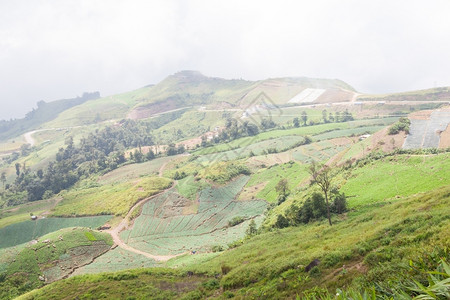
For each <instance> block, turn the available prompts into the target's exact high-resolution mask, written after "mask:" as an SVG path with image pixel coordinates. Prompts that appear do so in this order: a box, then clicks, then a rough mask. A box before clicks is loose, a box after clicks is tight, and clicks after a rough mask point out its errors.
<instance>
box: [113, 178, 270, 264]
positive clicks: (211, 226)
mask: <svg viewBox="0 0 450 300" xmlns="http://www.w3.org/2000/svg"><path fill="white" fill-rule="evenodd" d="M248 179H249V177H248V176H241V177H239V178H237V179H236V180H234V181H232V182H230V183H229V184H227V185H225V186H221V187H209V188H206V189H204V190H202V191H201V192H200V194H199V197H198V210H197V212H196V213H189V214H184V213H183V212H184V211H185V209H184V208H185V207H187V206H189V205H192V201H191V200H188V199H186V198H184V197H182V196H180V195H178V194H177V193H175V192H173V191H172V190H169V191H167V192H166V193H164V194H161V195H159V196H157V197H155V198H153V199H151V200H150V201H149V202H147V203H146V204H145V205H144V206H143V209H142V214H141V215H140V216H139V217H138V218H137V219H136V220H135V222H134V225H133V228H132V229H131V230H126V231H123V232H122V233H121V234H120V236H121V239H122V240H123V241H124V242H126V243H127V244H129V245H130V246H132V247H134V248H136V249H139V250H142V251H146V252H149V253H152V254H161V255H166V254H179V253H183V252H187V251H192V250H196V251H202V252H204V251H209V250H210V249H211V247H212V246H214V245H226V244H227V243H230V242H232V241H234V240H236V239H239V238H241V237H242V236H243V235H244V232H245V230H246V229H247V227H248V222H249V220H250V219H251V218H254V217H256V216H259V215H261V214H262V213H263V212H264V210H265V209H266V206H267V203H266V202H265V201H261V200H255V201H237V200H236V197H237V195H238V194H239V192H240V191H241V190H242V188H243V186H244V185H245V184H246V183H247V181H248ZM236 216H240V217H243V218H244V219H245V220H246V221H245V222H243V223H241V224H239V225H236V226H233V227H228V221H230V220H231V219H233V218H234V217H236ZM258 221H260V219H258Z"/></svg>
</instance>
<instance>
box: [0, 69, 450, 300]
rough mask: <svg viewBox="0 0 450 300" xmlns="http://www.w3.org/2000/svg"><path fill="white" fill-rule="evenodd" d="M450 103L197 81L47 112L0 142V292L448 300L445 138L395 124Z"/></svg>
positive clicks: (316, 82) (313, 86)
mask: <svg viewBox="0 0 450 300" xmlns="http://www.w3.org/2000/svg"><path fill="white" fill-rule="evenodd" d="M446 93H447V90H446V89H438V90H427V91H419V92H408V93H403V94H402V96H401V97H406V98H401V97H400V94H398V95H391V94H390V95H383V96H380V97H378V96H370V95H369V96H368V95H360V94H357V93H356V91H355V90H354V89H353V88H352V87H351V86H349V85H348V84H346V83H344V82H342V81H340V80H334V79H333V80H329V79H314V78H305V77H297V78H270V79H266V80H259V81H246V80H241V79H239V80H227V79H222V78H213V77H207V76H204V75H202V74H201V73H199V72H196V71H182V72H178V73H176V74H174V75H171V76H168V77H167V78H166V79H164V80H163V81H161V82H160V83H158V84H156V85H151V86H146V87H143V88H141V89H138V90H135V91H130V92H125V93H122V94H119V95H113V96H108V97H104V98H100V99H91V100H88V101H83V103H78V105H74V106H71V107H66V108H68V109H65V108H64V110H63V109H62V108H61V111H60V112H59V114H58V116H57V117H56V118H53V117H52V118H51V119H45V120H44V119H39V118H37V117H36V119H35V121H36V120H39V121H36V124H38V123H39V130H36V131H34V132H33V133H32V134H27V135H22V133H21V132H18V133H14V134H13V135H12V136H10V138H8V139H6V140H4V141H2V142H1V143H0V155H2V156H1V159H0V175H1V178H0V179H1V181H0V298H2V299H12V298H14V297H16V296H20V295H22V296H21V297H22V299H102V298H105V299H127V297H128V299H205V298H207V299H226V298H235V299H412V297H416V296H420V295H423V294H427V295H430V293H432V294H433V295H435V297H434V296H433V297H434V298H433V299H447V298H448V297H447V298H446V296H447V295H448V294H449V293H450V292H449V290H448V289H449V284H450V283H449V282H448V276H450V275H449V273H450V272H449V270H447V269H448V267H447V262H448V259H449V258H450V257H449V253H450V252H449V246H450V236H449V232H448V228H449V225H450V217H449V216H450V210H449V207H450V205H449V204H450V203H449V202H450V178H449V175H448V170H449V169H450V157H449V156H450V149H448V148H444V146H445V145H447V144H446V143H447V142H448V140H447V139H448V136H449V135H448V128H446V127H445V126H444V125H445V124H440V125H439V126H440V127H439V128H441V129H442V130H440V131H439V132H437V133H436V132H431V133H430V134H429V135H427V136H430V138H432V139H433V140H436V141H437V142H439V143H438V144H439V145H444V146H442V147H441V148H440V149H437V148H432V149H404V148H402V147H403V145H404V143H405V140H406V138H407V136H408V134H410V136H411V133H408V131H409V128H407V127H402V128H399V129H401V130H398V131H396V132H393V131H390V130H389V128H390V127H391V126H392V124H394V123H396V122H397V121H399V118H402V119H401V120H406V119H403V118H410V119H414V118H417V117H418V116H419V117H420V118H426V116H427V114H430V113H431V112H430V111H428V112H420V114H417V113H414V114H411V112H416V111H418V110H420V109H423V108H424V106H425V107H426V108H429V109H430V108H433V107H438V106H439V107H440V108H439V109H440V111H441V112H442V113H441V114H440V115H444V114H445V113H446V111H447V110H448V108H446V107H445V103H438V102H436V103H431V102H433V101H441V100H439V99H443V98H442V97H444V98H445V97H446ZM357 96H358V97H357ZM432 96H433V97H434V98H433V97H432ZM383 97H393V98H392V99H397V100H399V102H401V101H403V103H390V102H391V100H387V99H391V98H383ZM399 97H400V98H399ZM411 97H412V98H411ZM369 98H370V99H369ZM413 98H414V99H413ZM374 99H376V100H374ZM436 99H438V100H436ZM359 100H361V101H359ZM365 100H367V101H365ZM372 100H373V101H372ZM385 100H386V101H385ZM397 100H395V102H397ZM422 100H423V101H422ZM405 101H406V102H405ZM426 101H429V102H430V103H431V104H428V103H425V104H423V103H421V102H426ZM62 103H63V102H62ZM49 105H50V104H49ZM41 106H42V104H41ZM44 106H45V105H44ZM40 109H41V108H40ZM42 109H43V108H42ZM41 112H43V110H41ZM444 119H445V118H442V120H439V119H437V122H438V121H439V122H441V121H442V122H443V120H444ZM445 120H446V119H445ZM405 124H406V123H405ZM447 125H448V124H447ZM30 126H31V125H30ZM33 126H35V124H34V125H33ZM36 126H37V125H36ZM405 126H406V125H405ZM30 139H31V140H32V141H33V146H32V147H29V146H24V145H25V144H26V143H27V142H30ZM441 141H442V143H440V142H441ZM30 143H31V142H30ZM31 215H34V216H37V217H38V218H37V220H36V221H31V220H30V217H31ZM74 226H77V227H74ZM96 229H98V230H100V231H96ZM446 268H447V269H446ZM430 272H431V273H430ZM431 275H433V277H431ZM35 288H40V289H37V290H34V291H31V290H32V289H35ZM30 291H31V292H30ZM27 292H30V293H28V294H26V293H27Z"/></svg>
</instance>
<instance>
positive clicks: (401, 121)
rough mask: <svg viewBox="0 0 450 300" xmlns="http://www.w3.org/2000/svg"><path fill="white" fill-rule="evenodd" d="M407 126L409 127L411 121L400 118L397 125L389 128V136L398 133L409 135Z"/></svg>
mask: <svg viewBox="0 0 450 300" xmlns="http://www.w3.org/2000/svg"><path fill="white" fill-rule="evenodd" d="M409 125H411V121H410V120H409V119H408V118H400V119H399V120H398V122H397V123H395V124H394V125H392V126H391V127H389V131H388V133H389V134H390V135H394V134H397V133H399V132H400V131H404V132H405V133H409Z"/></svg>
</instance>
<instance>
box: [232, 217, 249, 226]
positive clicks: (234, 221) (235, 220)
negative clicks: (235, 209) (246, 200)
mask: <svg viewBox="0 0 450 300" xmlns="http://www.w3.org/2000/svg"><path fill="white" fill-rule="evenodd" d="M244 221H245V219H244V218H243V217H240V216H236V217H234V218H233V219H231V220H230V221H228V227H233V226H236V225H239V224H241V223H242V222H244Z"/></svg>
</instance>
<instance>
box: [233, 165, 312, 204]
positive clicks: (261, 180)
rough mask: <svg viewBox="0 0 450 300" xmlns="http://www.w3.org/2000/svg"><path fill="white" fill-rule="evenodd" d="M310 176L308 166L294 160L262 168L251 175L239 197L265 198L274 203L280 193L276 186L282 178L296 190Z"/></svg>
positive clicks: (242, 198) (248, 198)
mask: <svg viewBox="0 0 450 300" xmlns="http://www.w3.org/2000/svg"><path fill="white" fill-rule="evenodd" d="M308 177H309V175H308V172H307V166H306V165H303V164H299V163H296V162H294V161H292V162H289V163H285V164H280V165H274V166H272V167H269V168H265V169H261V170H259V171H258V172H256V173H254V174H252V175H251V177H250V180H249V181H248V182H247V184H246V186H245V188H244V190H243V191H242V193H241V194H240V195H239V199H240V200H252V199H264V200H266V201H267V202H271V203H272V202H275V201H276V199H277V196H278V194H277V192H276V190H275V186H276V185H277V183H278V182H279V181H280V180H281V179H284V178H285V179H287V180H288V185H289V189H290V190H294V189H295V188H296V187H297V186H298V184H299V183H301V182H302V181H303V180H305V179H307V178H308Z"/></svg>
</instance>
